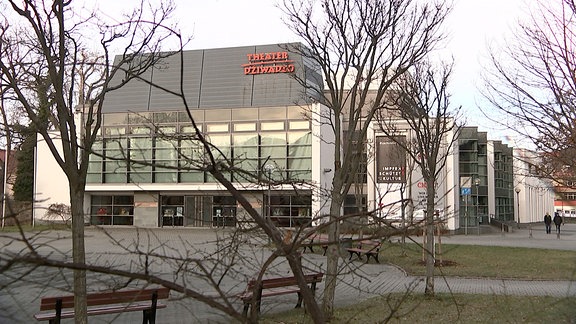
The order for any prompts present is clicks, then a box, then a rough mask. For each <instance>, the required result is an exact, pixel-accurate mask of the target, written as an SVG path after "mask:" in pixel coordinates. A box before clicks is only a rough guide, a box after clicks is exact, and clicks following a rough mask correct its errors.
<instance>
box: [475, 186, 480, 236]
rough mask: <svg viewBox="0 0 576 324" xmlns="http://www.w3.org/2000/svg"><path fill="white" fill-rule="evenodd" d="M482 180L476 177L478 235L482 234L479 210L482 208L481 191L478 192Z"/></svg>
mask: <svg viewBox="0 0 576 324" xmlns="http://www.w3.org/2000/svg"><path fill="white" fill-rule="evenodd" d="M480 182H481V180H480V178H476V179H474V185H476V226H478V235H480V216H479V212H478V211H479V210H480V200H479V199H480V193H479V192H478V187H479V186H480Z"/></svg>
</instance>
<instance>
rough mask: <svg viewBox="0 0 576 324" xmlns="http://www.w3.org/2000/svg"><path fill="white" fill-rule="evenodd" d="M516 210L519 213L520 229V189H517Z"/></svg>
mask: <svg viewBox="0 0 576 324" xmlns="http://www.w3.org/2000/svg"><path fill="white" fill-rule="evenodd" d="M514 191H516V209H517V211H518V228H520V188H518V187H516V189H514Z"/></svg>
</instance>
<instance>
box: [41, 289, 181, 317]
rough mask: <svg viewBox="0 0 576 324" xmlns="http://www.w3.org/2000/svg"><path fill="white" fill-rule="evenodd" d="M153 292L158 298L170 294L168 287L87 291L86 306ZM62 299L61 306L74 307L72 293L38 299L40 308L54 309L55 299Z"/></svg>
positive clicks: (134, 299)
mask: <svg viewBox="0 0 576 324" xmlns="http://www.w3.org/2000/svg"><path fill="white" fill-rule="evenodd" d="M154 292H157V293H158V299H167V298H168V297H169V295H170V289H169V288H164V287H162V288H154V289H141V290H126V291H114V292H101V293H89V294H87V295H86V303H87V305H88V306H100V305H109V304H121V303H130V302H140V301H146V300H150V299H151V298H152V294H153V293H154ZM58 299H62V308H63V309H64V308H73V307H74V295H66V296H52V297H44V298H42V300H41V301H40V310H41V311H44V310H51V309H55V307H56V301H57V300H58Z"/></svg>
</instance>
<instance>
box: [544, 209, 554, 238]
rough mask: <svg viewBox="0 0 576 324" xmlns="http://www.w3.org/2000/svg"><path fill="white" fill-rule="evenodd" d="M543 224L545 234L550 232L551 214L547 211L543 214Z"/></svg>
mask: <svg viewBox="0 0 576 324" xmlns="http://www.w3.org/2000/svg"><path fill="white" fill-rule="evenodd" d="M544 225H546V234H550V232H552V216H550V213H549V212H546V215H544Z"/></svg>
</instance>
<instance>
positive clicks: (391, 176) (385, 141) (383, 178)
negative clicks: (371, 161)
mask: <svg viewBox="0 0 576 324" xmlns="http://www.w3.org/2000/svg"><path fill="white" fill-rule="evenodd" d="M405 141H406V136H395V137H394V138H390V137H387V136H376V182H377V183H406V151H405V150H404V148H403V147H402V146H401V145H399V144H398V142H400V143H404V142H405Z"/></svg>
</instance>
